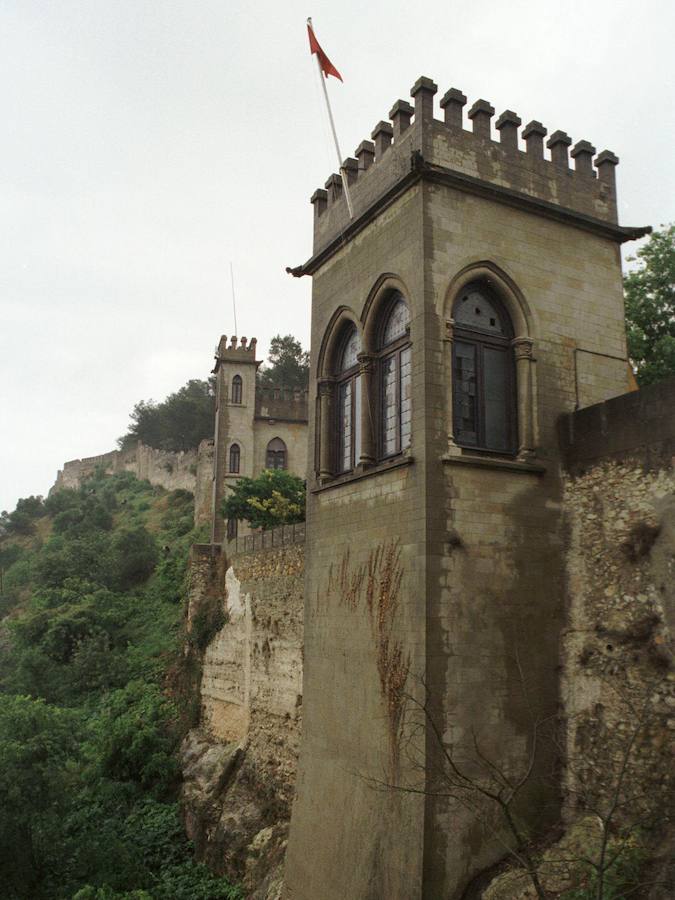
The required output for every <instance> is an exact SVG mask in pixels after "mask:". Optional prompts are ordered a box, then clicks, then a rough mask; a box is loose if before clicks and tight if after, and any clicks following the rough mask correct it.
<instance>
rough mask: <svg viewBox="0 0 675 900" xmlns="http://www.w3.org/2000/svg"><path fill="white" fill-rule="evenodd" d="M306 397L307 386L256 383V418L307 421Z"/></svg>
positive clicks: (307, 393) (307, 395) (307, 396)
mask: <svg viewBox="0 0 675 900" xmlns="http://www.w3.org/2000/svg"><path fill="white" fill-rule="evenodd" d="M308 398H309V391H308V390H307V388H287V387H283V386H276V385H272V386H270V387H267V386H265V387H262V386H260V385H258V387H256V391H255V414H256V418H259V419H267V420H269V419H274V420H278V421H283V422H303V423H304V422H307V418H308Z"/></svg>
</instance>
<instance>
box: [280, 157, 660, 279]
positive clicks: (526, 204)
mask: <svg viewBox="0 0 675 900" xmlns="http://www.w3.org/2000/svg"><path fill="white" fill-rule="evenodd" d="M418 182H427V183H429V184H441V185H445V186H446V187H450V188H454V189H455V190H459V191H463V192H464V193H468V194H473V195H474V196H477V197H485V198H487V199H490V200H493V201H495V202H496V203H501V204H504V205H506V206H511V207H514V208H516V209H522V210H523V211H525V212H530V213H534V214H536V215H539V216H543V217H544V218H546V219H551V220H553V221H556V222H562V223H563V224H565V225H570V226H572V227H574V228H580V229H582V230H583V231H588V232H590V233H591V234H595V235H598V236H599V237H604V238H606V239H607V240H611V241H615V242H616V243H617V244H623V243H625V242H626V241H633V240H636V239H637V238H641V237H644V236H645V235H646V234H650V233H651V230H652V229H651V226H650V225H646V226H641V227H635V228H632V227H626V226H621V225H614V224H613V223H611V222H607V221H605V220H603V219H596V218H593V217H592V216H587V215H585V214H583V213H580V212H576V211H575V210H571V209H567V208H565V207H563V206H558V205H556V204H555V203H549V202H548V201H546V200H541V199H539V198H537V197H532V196H530V195H529V194H525V193H523V192H521V191H515V190H513V189H511V188H507V187H504V186H502V185H498V184H492V183H490V182H487V181H483V180H482V179H480V178H474V177H473V176H471V175H466V174H464V173H461V172H455V171H453V170H452V169H448V168H446V167H445V166H439V165H432V164H431V163H428V162H426V161H425V160H424V158H423V157H422V155H421V153H419V152H415V153H413V155H412V157H411V166H410V171H408V172H406V173H405V175H403V177H402V178H400V179H399V180H398V181H397V182H396V183H395V184H393V185H392V186H391V187H390V188H389V189H388V190H387V191H385V192H384V194H382V195H381V196H380V197H378V198H377V200H375V201H374V202H373V203H372V204H371V205H370V206H369V207H368V209H366V210H365V211H364V212H363V213H361V215H360V216H357V217H356V218H355V219H354V220H353V221H352V222H350V223H349V224H348V225H347V227H346V228H345V229H344V231H343V232H342V234H340V235H339V236H338V237H336V238H334V239H333V240H332V241H330V242H329V243H328V244H327V245H326V246H325V247H323V248H322V249H321V250H319V251H318V252H317V253H315V254H314V255H313V256H312V257H310V259H308V260H307V262H306V263H304V264H303V265H300V266H295V267H290V266H288V267H287V268H286V271H287V272H288V273H289V274H290V275H293V276H294V277H295V278H301V277H302V276H303V275H313V274H314V273H315V272H317V271H318V270H319V269H320V268H321V266H322V265H323V264H324V263H325V262H327V261H328V260H329V259H330V258H331V257H333V256H334V255H335V254H336V253H337V252H338V251H339V250H340V249H341V248H342V247H343V246H345V245H346V244H347V243H348V242H349V241H350V240H351V239H352V238H353V237H355V236H356V235H357V234H359V232H361V231H363V229H364V228H366V226H367V225H369V224H370V223H371V222H372V221H374V220H375V219H376V218H377V217H378V216H379V215H380V213H381V212H383V211H384V210H385V209H387V208H388V207H389V206H391V205H392V204H393V203H394V202H395V201H396V200H398V198H399V197H400V196H401V195H402V194H404V193H405V191H407V190H408V189H409V188H411V187H412V186H413V185H415V184H417V183H418Z"/></svg>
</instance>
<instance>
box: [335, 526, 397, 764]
mask: <svg viewBox="0 0 675 900" xmlns="http://www.w3.org/2000/svg"><path fill="white" fill-rule="evenodd" d="M402 580H403V567H402V565H401V545H400V543H399V541H397V540H395V541H387V542H385V543H383V544H379V545H378V546H377V547H376V548H375V549H374V550H372V551H371V553H370V555H369V557H368V562H367V563H366V564H365V565H361V566H358V567H356V568H354V567H352V566H351V563H350V554H349V550H346V551H345V553H344V555H343V557H342V560H341V561H340V565H339V566H338V568H337V571H334V570H333V568H332V567H331V569H330V571H329V575H328V591H327V596H328V598H330V597H331V596H333V595H335V594H336V593H337V595H338V597H339V601H340V603H341V605H342V606H344V607H346V608H347V609H348V610H349V611H350V612H357V611H358V610H359V609H361V608H363V607H364V605H365V609H366V611H367V613H368V618H369V621H370V631H371V636H372V640H373V644H374V649H375V662H376V665H377V673H378V676H379V682H380V693H381V695H382V699H383V702H384V704H385V707H386V711H387V722H388V730H389V746H390V751H391V762H392V767H393V768H394V769H396V768H397V767H398V755H399V746H400V737H401V726H402V721H403V711H404V700H405V686H406V682H407V680H408V674H409V672H410V655H409V654H407V653H406V652H405V651H404V648H403V644H402V642H401V640H400V639H398V638H397V637H396V635H395V630H396V626H397V623H398V612H399V606H400V598H401V582H402Z"/></svg>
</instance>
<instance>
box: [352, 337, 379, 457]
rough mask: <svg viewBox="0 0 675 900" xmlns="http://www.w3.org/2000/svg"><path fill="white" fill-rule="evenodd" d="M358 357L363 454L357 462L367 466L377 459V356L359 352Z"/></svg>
mask: <svg viewBox="0 0 675 900" xmlns="http://www.w3.org/2000/svg"><path fill="white" fill-rule="evenodd" d="M357 359H358V361H359V376H360V378H361V455H360V456H359V458H358V460H357V461H356V462H357V465H360V466H362V467H363V468H366V467H367V466H371V465H372V464H373V463H374V462H375V459H376V450H375V440H376V427H375V422H376V412H375V398H374V394H375V357H374V356H369V355H368V354H367V353H359V355H358V357H357Z"/></svg>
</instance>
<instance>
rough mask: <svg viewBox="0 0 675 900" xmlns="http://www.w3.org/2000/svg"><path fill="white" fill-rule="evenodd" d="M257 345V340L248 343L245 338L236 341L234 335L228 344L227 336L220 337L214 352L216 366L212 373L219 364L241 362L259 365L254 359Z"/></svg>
mask: <svg viewBox="0 0 675 900" xmlns="http://www.w3.org/2000/svg"><path fill="white" fill-rule="evenodd" d="M257 344H258V339H257V338H251V340H250V341H248V339H247V338H245V337H242V338H239V339H238V338H237V336H236V334H233V335H232V337H231V338H230V339H229V343H228V338H227V335H225V334H224V335H222V337H221V338H220V340H219V341H218V346H217V347H216V350H215V358H216V365H215V368H214V369H213V372H214V373H215V372H217V371H218V368H219V365H220V363H221V362H237V363H242V362H243V363H255V364H256V365H259V364H260V363H259V362H258V361H257V360H256V358H255V352H256V346H257Z"/></svg>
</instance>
